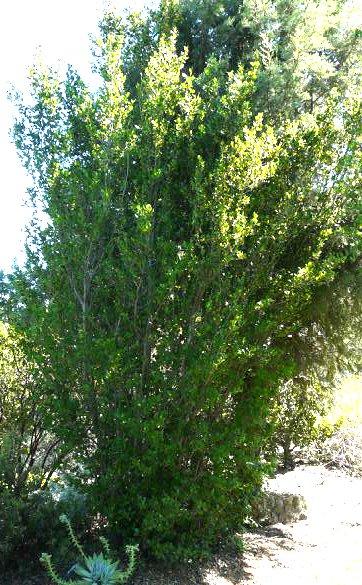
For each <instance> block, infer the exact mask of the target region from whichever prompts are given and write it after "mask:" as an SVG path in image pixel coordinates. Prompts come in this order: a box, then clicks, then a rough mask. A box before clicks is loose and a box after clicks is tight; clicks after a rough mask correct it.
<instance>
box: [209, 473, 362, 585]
mask: <svg viewBox="0 0 362 585" xmlns="http://www.w3.org/2000/svg"><path fill="white" fill-rule="evenodd" d="M270 487H271V489H272V490H273V491H281V492H291V493H300V494H303V495H304V497H305V498H306V501H307V506H308V510H307V519H306V520H302V521H299V522H296V523H295V524H289V525H282V524H278V525H275V526H273V527H269V528H267V529H265V530H264V531H261V532H260V533H258V534H246V535H245V542H246V551H245V553H244V555H243V561H244V563H243V572H242V574H241V575H240V578H238V577H237V576H236V575H235V574H234V575H233V574H230V573H229V574H228V572H229V571H228V570H227V568H226V567H224V569H226V570H222V567H220V569H221V570H220V571H217V570H215V569H212V570H210V571H208V572H207V573H206V575H205V576H204V583H207V584H208V585H239V584H248V585H273V584H274V583H275V584H277V585H284V584H285V585H286V584H288V585H302V584H303V585H314V584H316V585H350V584H351V585H352V584H356V585H357V584H360V583H361V584H362V478H355V477H349V476H348V475H346V474H344V473H341V472H338V471H329V470H326V469H325V468H323V467H320V466H317V467H308V466H306V467H299V468H297V469H296V470H294V471H292V472H289V473H286V474H284V475H280V476H278V477H277V478H276V479H275V480H271V481H270ZM231 573H232V572H231ZM234 573H235V571H234ZM235 577H236V579H235Z"/></svg>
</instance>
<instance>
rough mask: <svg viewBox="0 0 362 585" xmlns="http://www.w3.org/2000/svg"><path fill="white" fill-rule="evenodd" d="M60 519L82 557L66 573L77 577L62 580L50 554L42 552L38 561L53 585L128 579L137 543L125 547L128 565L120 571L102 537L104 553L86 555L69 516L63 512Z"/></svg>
mask: <svg viewBox="0 0 362 585" xmlns="http://www.w3.org/2000/svg"><path fill="white" fill-rule="evenodd" d="M60 521H61V522H62V523H63V524H65V525H66V527H67V529H68V533H69V538H70V540H71V542H72V544H73V545H74V547H75V548H76V549H77V551H78V553H79V554H80V556H81V557H82V563H76V564H75V565H73V567H72V568H71V569H70V571H69V572H68V574H70V573H74V575H76V577H79V579H76V580H70V581H69V580H64V579H62V578H61V577H60V576H59V575H58V574H57V573H56V571H55V569H54V566H53V562H52V557H51V555H49V554H46V553H43V554H42V555H41V557H40V561H41V563H43V565H44V567H45V569H46V571H47V573H48V575H49V577H50V578H51V580H52V581H53V583H55V585H117V584H121V583H125V582H126V581H127V580H128V579H129V577H130V576H131V575H132V573H133V571H134V569H135V565H136V553H137V551H138V545H130V546H127V547H126V553H127V555H128V566H127V568H126V569H125V570H124V571H121V570H120V568H119V564H120V563H119V561H114V560H112V559H111V550H110V546H109V543H108V541H107V540H106V539H105V538H104V537H101V538H100V542H101V544H102V547H103V550H104V554H103V553H99V554H96V553H94V554H93V555H92V556H89V555H86V554H85V552H84V550H83V547H82V546H81V544H80V542H79V541H78V539H77V537H76V535H75V533H74V531H73V528H72V525H71V523H70V521H69V518H68V517H67V516H65V515H64V514H63V515H62V516H60Z"/></svg>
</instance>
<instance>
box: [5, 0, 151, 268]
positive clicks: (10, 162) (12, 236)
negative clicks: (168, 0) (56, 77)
mask: <svg viewBox="0 0 362 585" xmlns="http://www.w3.org/2000/svg"><path fill="white" fill-rule="evenodd" d="M149 3H150V2H147V4H149ZM112 4H113V5H114V6H115V7H116V8H117V9H119V10H122V9H123V8H128V7H129V6H131V8H132V10H139V9H141V8H142V6H143V5H144V4H146V1H145V0H113V2H112ZM103 7H104V0H61V2H60V1H57V0H2V1H1V3H0V55H1V58H0V59H1V60H0V171H1V189H0V269H3V270H5V271H9V270H10V269H11V266H12V263H13V260H14V259H15V258H16V259H17V261H18V262H21V261H22V258H23V255H22V249H23V245H24V226H25V224H26V222H27V221H28V219H29V217H30V215H29V210H27V209H26V208H25V207H24V205H23V201H24V197H25V194H26V187H27V185H29V180H28V179H27V177H26V175H25V172H24V171H23V169H22V167H21V164H20V162H19V161H18V159H17V154H16V152H15V148H14V146H13V145H12V143H11V140H10V138H9V130H10V128H11V126H12V121H13V116H14V110H13V108H12V106H11V104H10V103H9V101H8V99H7V95H6V94H7V91H8V89H9V88H10V85H11V84H13V85H15V86H16V88H18V89H20V90H24V89H25V88H26V86H27V71H28V68H29V66H31V64H32V63H33V61H34V56H35V55H36V53H38V52H39V47H40V48H41V55H42V57H43V60H44V61H45V62H46V63H47V64H52V65H57V63H58V62H59V61H61V62H62V63H72V64H73V65H74V66H75V67H76V68H77V69H78V70H79V71H80V73H81V74H82V76H83V77H84V78H85V79H86V80H87V79H90V77H91V70H90V64H91V54H90V43H89V34H90V33H95V32H96V30H97V22H98V20H99V18H100V16H101V14H102V10H103Z"/></svg>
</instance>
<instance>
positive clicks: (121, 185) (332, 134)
mask: <svg viewBox="0 0 362 585" xmlns="http://www.w3.org/2000/svg"><path fill="white" fill-rule="evenodd" d="M176 24H177V22H176ZM171 25H172V21H171ZM127 30H128V29H127V26H124V25H123V23H122V22H121V21H120V19H118V18H117V17H116V16H115V15H113V14H106V15H105V17H104V19H103V21H102V23H101V26H100V38H99V39H98V40H97V42H96V48H95V54H96V69H97V71H98V72H99V75H100V79H101V85H100V88H99V89H98V90H97V91H96V92H93V93H92V92H91V91H90V90H89V89H88V88H87V87H86V85H85V83H84V82H83V81H82V80H81V78H80V77H79V75H78V74H77V73H76V72H75V71H74V70H73V69H72V68H69V69H68V72H67V75H66V78H65V80H60V79H59V77H58V76H57V75H56V74H55V73H54V72H53V71H52V70H47V69H43V68H37V69H34V70H33V72H32V75H31V86H32V101H31V103H25V102H22V101H21V100H19V112H20V114H19V118H18V121H17V123H16V126H15V131H14V136H15V141H16V144H17V146H18V149H19V152H20V155H21V157H22V160H23V163H24V165H25V167H26V168H27V170H28V172H29V173H30V174H31V175H32V177H33V185H34V186H33V188H32V190H31V191H30V197H31V200H32V202H33V203H34V205H35V210H36V212H37V213H39V211H40V210H42V211H43V212H45V214H46V216H47V217H48V222H47V224H46V225H44V221H43V222H38V223H37V221H36V217H34V223H33V226H32V229H31V232H30V234H29V239H28V255H27V263H26V266H25V267H24V269H23V270H18V271H17V272H16V273H14V275H13V276H12V289H13V292H12V295H11V297H12V299H11V303H12V306H13V307H14V311H13V317H12V322H13V327H15V328H18V329H19V330H20V331H22V338H23V339H24V342H23V345H24V349H23V351H24V352H26V353H27V357H28V359H31V360H33V362H34V363H35V364H36V367H35V368H34V370H35V371H38V372H41V384H42V385H43V388H44V392H43V399H42V408H43V409H44V410H45V411H46V412H47V413H48V420H49V424H51V428H52V432H53V433H56V436H57V437H58V438H59V439H60V440H61V441H62V444H64V445H66V446H67V448H68V449H73V452H74V454H75V456H76V457H77V459H78V461H79V463H80V465H79V469H80V470H81V472H79V476H78V478H77V479H78V481H79V483H80V485H81V486H82V487H83V489H84V490H85V491H86V492H87V493H88V497H89V503H90V506H91V507H92V509H93V510H94V512H99V513H101V514H102V515H103V516H104V517H106V518H107V519H108V521H109V523H110V525H111V526H112V529H113V531H114V534H115V536H116V537H118V538H120V537H122V538H125V539H132V538H133V539H136V540H138V541H139V542H141V543H143V544H144V546H145V548H147V550H148V551H149V552H150V553H151V554H153V555H154V556H156V557H158V558H163V559H170V558H174V559H175V558H190V557H192V556H197V555H200V554H202V553H203V552H205V551H206V550H207V549H208V547H210V546H211V545H213V544H214V543H215V542H216V541H217V539H218V538H219V537H220V536H221V535H222V534H223V533H225V532H226V531H227V530H232V529H233V528H235V527H236V526H240V523H241V522H242V520H243V518H245V515H247V513H248V510H249V502H250V500H251V499H252V498H253V497H254V495H255V493H256V491H257V489H258V487H259V485H260V483H261V480H262V477H263V472H264V471H265V464H264V463H263V461H262V459H261V456H260V453H261V451H262V449H263V447H264V445H265V442H266V440H267V438H268V435H269V433H270V428H269V425H268V424H267V422H266V421H267V419H268V413H269V408H270V405H271V403H272V400H273V397H274V395H275V392H276V389H277V388H278V386H279V383H280V380H282V379H286V378H289V377H291V376H292V375H293V372H294V368H295V364H294V361H293V359H292V358H291V357H290V353H288V344H289V341H290V340H292V339H293V338H294V336H296V335H298V334H299V333H300V332H301V331H302V330H303V328H304V327H306V326H307V325H308V324H309V319H310V313H311V308H312V307H313V305H314V303H315V300H316V299H317V298H318V295H319V294H320V291H321V290H322V289H323V287H327V286H328V285H329V283H331V282H333V281H334V279H335V278H337V277H338V275H339V274H342V273H343V271H344V270H345V269H346V267H347V266H348V269H351V267H354V266H355V265H356V263H357V262H358V258H359V248H358V226H359V221H358V217H359V215H358V213H359V212H358V192H359V190H360V186H361V185H360V183H361V175H360V165H361V150H360V135H361V126H360V125H361V111H360V101H359V100H358V99H355V98H354V97H353V95H351V96H350V98H349V99H346V100H341V99H340V95H339V94H338V91H334V92H333V91H331V92H329V94H328V96H327V97H326V98H325V101H324V104H323V108H322V109H320V110H316V111H313V112H309V113H302V112H301V113H300V114H299V115H298V116H296V117H294V118H293V119H288V118H287V116H284V119H283V121H282V122H281V121H279V122H278V124H273V123H272V122H271V121H270V120H269V122H266V121H264V119H263V115H262V113H258V114H255V108H254V101H253V100H254V96H255V87H256V83H257V80H258V78H259V77H258V76H259V72H260V67H261V65H260V63H258V62H257V61H254V62H252V63H249V64H248V65H243V64H240V65H237V66H235V67H234V68H233V69H230V67H229V65H228V63H227V61H226V60H225V59H219V58H218V57H217V56H210V58H208V59H207V60H206V61H205V64H203V65H202V67H200V68H195V72H194V73H193V71H192V70H191V69H190V67H189V66H188V63H189V58H190V57H189V53H188V49H187V47H184V48H181V49H179V48H178V46H179V45H178V37H177V33H176V32H175V31H174V30H173V26H167V27H165V30H164V32H163V34H159V35H158V37H157V38H156V39H155V38H152V44H153V46H152V48H151V49H150V50H149V51H148V52H147V51H146V50H144V51H142V50H141V48H142V43H141V41H142V42H144V43H146V41H147V35H146V33H145V29H144V28H142V26H140V25H139V27H138V28H137V27H136V28H135V26H133V29H132V31H133V32H132V35H133V36H131V37H130V36H129V34H130V33H129V31H128V32H127ZM137 31H138V32H137ZM161 32H162V31H161ZM136 34H139V35H140V39H139V41H140V42H139V43H136V42H135V35H136ZM141 37H142V38H141ZM145 39H146V41H145ZM147 42H148V41H147ZM132 51H133V53H132ZM145 55H146V57H145ZM146 58H147V59H146ZM142 59H146V60H147V63H146V65H145V67H144V68H143V70H142V74H141V75H139V76H135V75H134V67H133V65H132V63H133V64H134V63H136V62H137V60H139V62H141V61H142ZM128 76H129V77H128ZM130 86H132V87H131V89H132V91H131V89H130ZM49 413H50V415H49Z"/></svg>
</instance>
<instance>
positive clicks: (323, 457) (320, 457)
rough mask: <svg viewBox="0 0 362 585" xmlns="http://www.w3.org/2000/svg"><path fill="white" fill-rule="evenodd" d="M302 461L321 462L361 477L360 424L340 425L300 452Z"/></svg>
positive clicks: (361, 432) (361, 429) (361, 442)
mask: <svg viewBox="0 0 362 585" xmlns="http://www.w3.org/2000/svg"><path fill="white" fill-rule="evenodd" d="M302 457H303V460H304V462H306V463H310V464H318V463H320V464H323V465H326V466H327V467H330V468H336V469H342V470H344V471H347V472H349V473H351V474H353V475H358V476H361V477H362V426H356V427H353V426H350V427H348V426H347V427H345V426H341V427H340V428H338V429H337V430H336V431H335V432H334V433H332V434H331V435H330V436H328V437H325V438H324V440H320V439H319V440H317V441H314V442H313V443H311V444H310V445H309V446H308V447H307V448H306V449H304V450H303V452H302Z"/></svg>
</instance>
